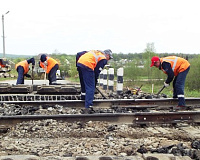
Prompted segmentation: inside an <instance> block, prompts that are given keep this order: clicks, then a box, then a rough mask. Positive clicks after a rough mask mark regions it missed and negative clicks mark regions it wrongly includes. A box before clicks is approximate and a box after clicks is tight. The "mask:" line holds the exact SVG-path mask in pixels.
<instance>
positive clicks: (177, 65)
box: [160, 56, 190, 76]
mask: <svg viewBox="0 0 200 160" xmlns="http://www.w3.org/2000/svg"><path fill="white" fill-rule="evenodd" d="M160 62H161V64H162V63H163V62H168V63H170V64H171V68H172V70H173V72H174V75H175V76H177V75H178V74H179V73H180V72H183V71H185V70H186V69H187V68H188V67H189V66H190V63H189V62H188V61H187V60H185V59H184V58H181V57H176V56H169V57H164V58H160ZM161 69H162V68H161ZM162 71H163V72H164V73H166V72H165V71H164V70H163V69H162Z"/></svg>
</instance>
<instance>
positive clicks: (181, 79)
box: [150, 56, 190, 110]
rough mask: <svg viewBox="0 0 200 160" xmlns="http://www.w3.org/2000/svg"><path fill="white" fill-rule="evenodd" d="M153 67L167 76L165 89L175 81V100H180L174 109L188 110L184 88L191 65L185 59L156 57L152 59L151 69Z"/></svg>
mask: <svg viewBox="0 0 200 160" xmlns="http://www.w3.org/2000/svg"><path fill="white" fill-rule="evenodd" d="M153 66H155V67H156V68H158V69H160V70H162V71H163V72H164V73H165V74H167V79H166V80H165V82H164V86H165V87H168V86H169V85H170V83H171V82H172V81H173V98H178V106H176V107H175V108H174V109H175V110H184V109H186V106H185V97H184V87H185V79H186V76H187V74H188V72H189V70H190V63H189V62H188V61H187V60H185V59H184V58H181V57H176V56H168V57H164V58H159V57H157V56H154V57H152V59H151V66H150V67H153ZM173 79H174V80H173Z"/></svg>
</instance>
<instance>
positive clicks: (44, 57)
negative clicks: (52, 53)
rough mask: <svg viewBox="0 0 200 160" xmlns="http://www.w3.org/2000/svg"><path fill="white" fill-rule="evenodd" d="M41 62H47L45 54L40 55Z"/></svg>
mask: <svg viewBox="0 0 200 160" xmlns="http://www.w3.org/2000/svg"><path fill="white" fill-rule="evenodd" d="M40 60H41V62H44V61H46V60H47V56H46V55H45V54H42V55H41V57H40Z"/></svg>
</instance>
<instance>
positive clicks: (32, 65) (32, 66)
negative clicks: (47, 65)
mask: <svg viewBox="0 0 200 160" xmlns="http://www.w3.org/2000/svg"><path fill="white" fill-rule="evenodd" d="M33 68H34V65H32V76H31V79H32V85H33V79H34V77H33Z"/></svg>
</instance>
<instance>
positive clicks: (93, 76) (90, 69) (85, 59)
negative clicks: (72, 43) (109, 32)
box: [77, 49, 113, 114]
mask: <svg viewBox="0 0 200 160" xmlns="http://www.w3.org/2000/svg"><path fill="white" fill-rule="evenodd" d="M112 58H113V57H112V51H111V50H110V49H107V50H105V51H100V50H91V51H88V52H86V53H85V54H83V55H81V56H80V58H79V59H78V62H77V69H78V72H79V79H80V83H81V92H83V93H85V109H84V110H83V113H85V114H90V113H92V112H93V108H92V106H93V99H94V93H95V87H96V83H97V79H98V76H99V73H100V72H101V70H102V69H103V68H104V66H105V65H106V64H107V62H108V60H110V59H112ZM82 99H83V96H82Z"/></svg>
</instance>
